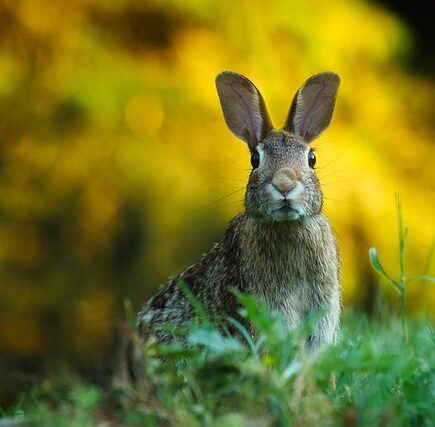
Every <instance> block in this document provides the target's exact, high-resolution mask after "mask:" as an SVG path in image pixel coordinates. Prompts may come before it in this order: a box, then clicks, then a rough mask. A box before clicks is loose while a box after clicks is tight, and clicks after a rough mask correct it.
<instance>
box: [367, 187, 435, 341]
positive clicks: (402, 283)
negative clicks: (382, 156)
mask: <svg viewBox="0 0 435 427" xmlns="http://www.w3.org/2000/svg"><path fill="white" fill-rule="evenodd" d="M396 209H397V228H398V236H399V279H398V280H396V279H394V278H393V277H392V276H391V275H389V274H388V273H387V272H386V271H385V269H384V267H383V266H382V264H381V262H380V261H379V258H378V250H377V249H376V248H374V247H372V248H370V249H369V258H370V262H371V264H372V266H373V268H374V269H375V270H376V271H377V272H378V273H379V274H380V275H381V276H382V277H384V278H385V279H386V280H387V282H388V283H389V284H390V285H391V286H392V287H393V288H394V289H395V290H396V291H397V292H398V293H399V296H400V312H401V318H402V333H403V338H404V341H405V342H407V341H408V326H407V317H406V299H407V285H408V284H409V283H411V282H414V281H417V280H421V281H428V282H432V283H435V277H433V276H429V275H428V274H426V273H427V270H428V269H429V267H430V264H431V260H432V255H433V252H434V247H435V241H434V244H433V245H432V248H431V250H430V252H429V255H428V259H427V262H426V267H425V272H424V273H425V274H422V275H419V276H413V277H410V278H407V277H406V275H405V253H406V243H407V237H408V227H407V226H404V225H403V220H402V202H401V200H400V194H399V193H396Z"/></svg>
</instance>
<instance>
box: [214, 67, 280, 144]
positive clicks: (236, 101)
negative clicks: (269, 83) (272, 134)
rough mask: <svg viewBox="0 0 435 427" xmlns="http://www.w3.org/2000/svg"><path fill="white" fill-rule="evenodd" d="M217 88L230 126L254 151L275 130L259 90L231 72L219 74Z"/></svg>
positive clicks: (226, 120) (244, 78) (248, 81)
mask: <svg viewBox="0 0 435 427" xmlns="http://www.w3.org/2000/svg"><path fill="white" fill-rule="evenodd" d="M216 88H217V92H218V95H219V100H220V103H221V107H222V111H223V113H224V118H225V122H226V123H227V126H228V127H229V128H230V130H231V132H233V133H234V135H236V136H237V137H239V138H241V139H243V140H244V141H246V142H247V143H248V146H249V148H250V150H253V149H254V148H255V147H256V146H257V144H258V143H259V142H260V141H261V140H263V138H264V137H265V136H266V135H267V133H268V132H269V131H270V130H271V129H272V123H271V121H270V117H269V114H268V113H267V110H266V105H265V103H264V100H263V98H262V96H261V94H260V92H259V90H258V89H257V88H256V87H255V85H254V84H253V83H252V82H251V81H250V80H248V79H247V78H246V77H243V76H242V75H240V74H237V73H233V72H229V71H224V72H222V73H220V74H218V76H217V77H216Z"/></svg>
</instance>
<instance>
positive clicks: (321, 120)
mask: <svg viewBox="0 0 435 427" xmlns="http://www.w3.org/2000/svg"><path fill="white" fill-rule="evenodd" d="M339 84H340V77H338V75H337V74H335V73H328V72H327V73H320V74H316V75H314V76H312V77H310V78H309V79H308V80H307V81H306V82H305V83H304V84H303V85H302V86H301V88H300V89H299V90H298V91H297V93H296V95H295V97H294V99H293V103H292V105H291V107H290V111H289V113H288V116H287V120H286V123H285V126H284V129H285V130H288V131H289V132H291V133H293V134H295V135H297V136H300V137H302V138H303V139H304V140H305V141H307V142H310V141H312V140H313V139H315V138H317V137H318V136H319V135H320V133H321V132H322V131H323V130H325V129H326V128H327V127H328V125H329V122H330V121H331V118H332V113H333V112H334V106H335V98H336V96H337V90H338V86H339Z"/></svg>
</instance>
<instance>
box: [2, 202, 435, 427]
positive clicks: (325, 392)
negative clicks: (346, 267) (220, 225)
mask: <svg viewBox="0 0 435 427" xmlns="http://www.w3.org/2000/svg"><path fill="white" fill-rule="evenodd" d="M396 200H397V209H398V230H399V279H394V278H393V275H391V274H388V273H387V272H386V271H385V269H384V268H383V266H382V264H381V262H380V261H379V258H378V254H377V250H376V248H371V249H370V252H369V256H370V260H371V262H372V265H373V267H374V268H375V270H376V271H378V272H379V274H381V276H382V277H384V279H386V280H387V282H388V283H390V284H391V285H392V286H393V287H394V288H395V289H396V290H397V291H398V294H399V297H400V307H401V310H400V311H401V315H400V317H399V318H398V317H396V316H395V315H392V314H391V313H389V312H388V311H387V309H386V306H384V307H381V308H380V309H379V310H378V313H377V315H376V316H374V317H372V318H371V319H368V318H367V317H366V316H364V315H363V314H361V313H359V314H358V313H355V312H353V311H351V310H347V311H346V312H345V313H344V316H343V319H342V329H341V333H340V336H339V338H338V340H337V343H336V344H335V345H331V346H329V347H327V348H325V349H324V350H323V351H321V352H317V353H314V354H313V353H307V351H306V346H305V343H306V340H307V337H308V336H309V334H310V332H311V330H312V328H313V327H314V326H315V324H316V322H317V321H318V320H319V318H320V317H321V316H322V314H323V313H315V314H314V316H312V317H311V318H310V319H309V320H308V321H307V322H305V323H304V324H302V325H300V327H299V328H298V329H296V330H294V331H289V330H288V329H287V327H286V324H285V321H284V319H283V318H282V317H281V316H280V314H279V313H276V312H271V311H269V310H268V309H267V308H266V307H264V306H262V305H261V304H260V303H259V302H258V301H257V300H256V299H254V298H253V297H250V296H247V295H239V294H237V297H238V298H239V301H240V303H241V304H242V307H243V308H242V311H241V315H242V316H243V317H245V318H247V319H249V321H250V322H252V323H253V324H254V325H255V326H256V328H257V330H258V332H259V333H258V336H257V338H255V339H254V338H253V337H252V336H251V335H250V334H249V333H248V332H247V331H246V330H245V328H244V327H243V326H242V324H241V323H239V322H238V321H236V320H235V319H227V320H229V322H230V323H231V324H232V326H233V327H234V328H235V329H236V330H238V331H239V339H236V338H234V337H232V336H230V335H229V334H228V333H226V332H225V327H223V326H222V325H219V324H217V323H213V322H211V321H210V318H209V316H208V314H207V313H205V312H204V310H203V308H202V307H201V305H200V304H199V302H198V301H197V300H196V298H195V297H194V295H193V294H192V293H191V292H190V290H189V289H188V287H187V286H185V285H184V284H183V283H179V285H180V286H181V288H182V289H183V291H184V292H185V294H186V296H187V297H188V298H189V299H190V300H191V303H192V305H193V307H194V310H195V313H196V318H195V320H194V321H193V322H192V323H190V324H188V325H186V326H185V327H183V328H179V329H177V330H174V331H173V332H174V333H175V334H176V336H177V337H179V339H177V340H176V341H175V342H174V343H172V344H169V345H157V344H148V345H147V344H145V343H143V342H141V340H140V339H139V337H138V336H137V335H136V333H135V332H134V327H133V326H128V325H126V327H125V328H124V329H123V331H124V332H123V337H124V342H125V345H124V346H123V348H124V351H123V353H122V355H121V356H122V357H121V358H120V364H119V366H118V369H117V370H116V372H115V374H114V376H113V378H112V381H111V385H110V386H106V387H104V388H103V387H101V386H97V385H95V384H90V383H86V382H83V380H81V379H79V378H74V377H73V376H63V377H57V378H55V379H51V380H48V379H47V380H46V381H45V382H43V383H42V384H39V385H38V386H37V387H34V388H33V389H32V391H31V392H30V393H29V394H28V395H25V396H23V398H22V400H21V401H20V403H19V404H18V405H17V406H16V407H15V408H12V409H11V410H9V411H7V412H6V413H4V414H3V415H4V416H5V418H3V420H2V419H0V426H2V425H43V426H65V427H70V426H77V427H79V426H80V427H82V426H112V425H113V426H123V425H126V426H151V427H152V426H186V427H191V426H192V427H194V426H210V427H211V426H216V427H232V426H234V427H235V426H237V427H238V426H246V427H257V426H258V427H263V426H264V427H266V426H370V427H371V426H428V427H429V426H435V410H434V402H435V351H434V349H435V329H434V325H433V323H432V322H431V321H430V320H428V319H423V318H411V319H408V316H407V313H406V291H407V287H408V285H409V284H410V283H411V282H413V281H415V280H425V281H428V282H433V281H435V279H434V277H432V276H429V275H428V274H427V272H428V270H429V266H430V262H431V256H432V254H433V252H434V250H431V253H430V254H429V257H428V262H427V263H426V266H427V268H426V269H425V272H424V274H423V275H421V276H416V277H412V278H407V277H406V275H405V253H406V238H407V228H406V227H404V226H403V223H402V210H401V204H400V198H399V197H397V199H396ZM126 312H127V313H129V315H128V317H129V318H131V319H132V318H133V317H134V316H133V314H132V310H131V307H130V306H129V305H128V304H127V305H126ZM131 323H133V322H131Z"/></svg>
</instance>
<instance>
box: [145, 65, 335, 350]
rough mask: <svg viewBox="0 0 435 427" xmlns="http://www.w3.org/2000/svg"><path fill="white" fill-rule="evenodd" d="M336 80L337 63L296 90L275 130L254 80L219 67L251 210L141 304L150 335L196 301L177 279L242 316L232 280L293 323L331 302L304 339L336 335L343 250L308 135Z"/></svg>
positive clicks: (205, 302)
mask: <svg viewBox="0 0 435 427" xmlns="http://www.w3.org/2000/svg"><path fill="white" fill-rule="evenodd" d="M339 84H340V78H339V76H338V75H337V74H335V73H332V72H323V73H320V74H316V75H314V76H312V77H310V78H309V79H308V80H307V81H306V82H305V83H304V84H303V85H302V86H301V87H300V89H299V90H298V91H297V93H296V95H295V97H294V99H293V102H292V104H291V106H290V110H289V112H288V116H287V119H286V122H285V125H284V127H283V128H282V129H279V130H276V129H274V128H273V127H272V123H271V120H270V117H269V114H268V112H267V110H266V105H265V103H264V100H263V98H262V96H261V94H260V92H259V90H258V89H257V88H256V87H255V85H254V84H253V83H252V82H251V81H250V80H248V79H247V78H246V77H244V76H242V75H240V74H237V73H234V72H229V71H224V72H222V73H220V74H218V76H217V77H216V87H217V92H218V97H219V100H220V104H221V107H222V111H223V116H224V119H225V122H226V124H227V126H228V128H229V129H230V130H231V131H232V132H233V134H234V135H235V136H237V137H238V138H240V139H242V140H244V141H245V142H246V143H247V145H248V148H249V151H250V154H251V164H252V171H251V173H250V176H249V180H248V184H247V188H246V193H245V199H244V205H245V210H244V212H242V213H240V214H239V215H237V216H236V217H235V218H234V219H233V220H232V221H231V222H230V223H229V225H228V228H227V229H226V231H225V233H224V236H223V239H222V241H221V242H219V243H216V244H215V245H214V246H213V247H212V249H211V250H210V251H209V252H208V253H206V254H204V255H203V256H202V258H201V259H200V260H199V261H198V262H197V263H196V264H193V265H192V266H190V267H189V268H187V269H186V270H185V271H184V272H183V273H181V274H180V275H179V276H178V278H172V279H170V280H169V281H168V282H167V283H166V284H165V285H163V286H162V287H161V288H160V290H159V291H158V292H157V294H156V295H155V296H153V297H152V298H151V299H150V300H149V301H148V302H147V303H146V304H145V306H144V307H143V310H142V311H141V312H140V313H139V314H138V318H137V326H138V330H139V333H140V334H141V335H142V336H143V337H144V338H147V339H149V338H153V339H154V340H156V341H157V342H163V343H164V342H170V341H171V340H172V339H173V337H172V335H171V333H169V332H168V330H167V329H166V330H165V329H161V326H162V325H168V324H169V325H174V326H180V325H182V324H183V323H184V322H186V321H190V320H192V318H193V316H194V309H193V307H192V305H191V302H190V300H189V299H188V298H187V297H186V295H185V293H184V292H183V290H182V289H180V286H179V285H178V280H180V281H182V282H184V283H185V284H186V285H187V286H188V287H189V289H190V290H191V292H192V293H193V294H194V295H195V297H196V298H197V299H198V300H199V302H200V303H201V304H202V306H203V307H204V309H205V310H206V311H207V312H209V313H212V314H215V315H222V316H231V317H236V318H240V316H239V315H238V311H239V304H238V302H237V298H236V297H235V295H234V293H233V292H232V291H231V290H232V288H233V287H235V288H237V289H238V290H239V291H240V292H242V293H245V294H249V295H253V296H255V297H256V298H257V299H258V300H259V301H260V302H262V303H264V304H266V306H267V307H268V308H270V309H271V310H278V311H280V312H281V313H282V314H283V316H284V318H285V320H286V322H287V323H288V326H289V328H292V329H293V328H295V327H296V326H297V325H298V324H300V322H301V321H303V320H304V319H305V318H306V317H307V316H308V315H309V314H310V313H312V312H315V311H318V310H320V309H322V308H325V309H326V314H325V315H324V316H323V317H322V318H321V320H320V321H319V322H318V324H317V325H316V326H315V327H314V330H313V331H312V333H311V335H310V336H309V338H308V340H307V346H308V347H309V348H310V349H317V348H322V347H323V346H325V345H326V344H328V343H333V342H334V341H335V339H336V335H337V332H338V328H339V317H340V311H341V309H340V307H341V303H340V299H341V297H340V295H341V289H340V281H339V280H340V278H339V255H338V248H337V244H336V239H335V237H334V234H333V232H332V229H331V226H330V224H329V223H328V221H327V219H326V218H325V216H324V215H323V214H322V212H321V210H322V202H323V196H322V191H321V188H320V184H319V180H318V177H317V175H316V172H315V169H314V167H315V162H316V157H315V155H314V152H313V150H312V148H311V147H310V145H309V143H310V142H311V141H313V140H314V139H315V138H317V137H318V136H319V134H320V133H321V132H322V131H323V130H324V129H325V128H326V127H327V126H328V125H329V123H330V121H331V118H332V114H333V111H334V106H335V100H336V95H337V90H338V86H339ZM248 326H249V328H250V329H248V330H249V331H250V332H251V333H252V334H255V332H253V327H252V325H248Z"/></svg>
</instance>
